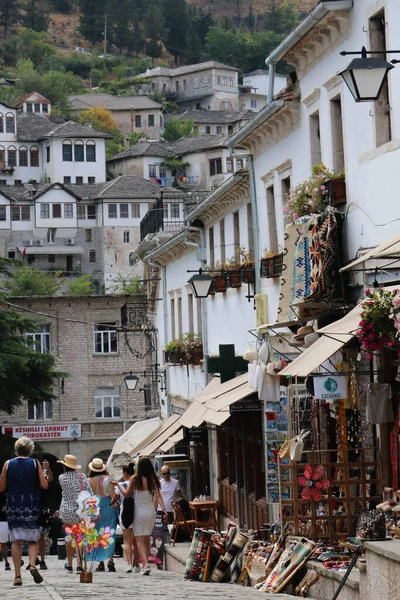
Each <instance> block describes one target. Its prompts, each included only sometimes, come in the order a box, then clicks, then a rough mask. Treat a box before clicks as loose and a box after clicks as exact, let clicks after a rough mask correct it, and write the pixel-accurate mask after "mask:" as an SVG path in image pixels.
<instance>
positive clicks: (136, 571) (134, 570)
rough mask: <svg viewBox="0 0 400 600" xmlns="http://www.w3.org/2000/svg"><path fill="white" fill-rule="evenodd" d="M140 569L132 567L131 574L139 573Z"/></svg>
mask: <svg viewBox="0 0 400 600" xmlns="http://www.w3.org/2000/svg"><path fill="white" fill-rule="evenodd" d="M141 570H142V569H141V568H140V567H133V572H134V573H140V571H141Z"/></svg>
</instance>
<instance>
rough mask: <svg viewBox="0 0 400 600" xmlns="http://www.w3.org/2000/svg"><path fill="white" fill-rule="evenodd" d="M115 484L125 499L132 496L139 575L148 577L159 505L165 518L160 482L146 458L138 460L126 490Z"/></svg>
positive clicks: (119, 484)
mask: <svg viewBox="0 0 400 600" xmlns="http://www.w3.org/2000/svg"><path fill="white" fill-rule="evenodd" d="M115 483H116V485H117V487H118V489H119V490H120V492H121V493H122V495H123V496H124V497H125V498H127V497H128V496H130V495H133V496H134V498H135V511H134V519H133V533H134V535H135V538H136V542H137V545H138V549H139V555H140V558H141V559H142V564H143V568H142V569H141V571H140V574H141V575H150V570H151V569H150V565H149V557H150V536H151V534H152V531H153V528H154V523H155V513H156V509H157V506H158V505H159V504H160V505H161V508H162V510H163V512H164V515H165V518H167V511H166V509H165V503H164V500H163V497H162V496H161V494H160V482H159V481H158V478H157V475H156V472H155V470H154V467H153V463H152V462H151V460H150V459H149V458H147V457H142V458H140V459H139V462H138V465H137V473H136V475H133V476H132V477H131V479H130V482H129V485H128V487H127V489H126V490H125V489H124V488H123V487H122V485H121V483H119V482H115Z"/></svg>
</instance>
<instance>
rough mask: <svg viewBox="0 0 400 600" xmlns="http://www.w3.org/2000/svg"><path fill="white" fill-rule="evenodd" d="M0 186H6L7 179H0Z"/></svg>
mask: <svg viewBox="0 0 400 600" xmlns="http://www.w3.org/2000/svg"><path fill="white" fill-rule="evenodd" d="M0 152H1V150H0ZM0 185H7V179H0Z"/></svg>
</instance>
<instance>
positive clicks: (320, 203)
mask: <svg viewBox="0 0 400 600" xmlns="http://www.w3.org/2000/svg"><path fill="white" fill-rule="evenodd" d="M335 179H338V180H341V182H342V185H343V183H344V172H343V171H340V172H338V173H333V172H331V171H329V170H328V169H327V167H326V166H325V165H324V164H323V163H320V164H317V165H314V166H313V168H312V174H311V177H310V178H309V179H307V180H306V181H303V182H302V183H298V184H297V185H296V186H294V187H292V188H290V190H289V192H288V194H287V195H286V200H287V202H286V204H285V205H284V207H283V211H284V212H285V213H286V216H287V217H288V218H289V219H291V220H292V221H296V220H297V219H299V218H300V217H304V216H307V215H313V214H320V213H323V212H326V210H327V208H328V206H329V200H330V197H332V194H330V193H329V190H330V188H331V189H332V186H333V184H332V181H333V180H335ZM338 195H339V192H338ZM342 195H343V192H342ZM335 205H336V204H335Z"/></svg>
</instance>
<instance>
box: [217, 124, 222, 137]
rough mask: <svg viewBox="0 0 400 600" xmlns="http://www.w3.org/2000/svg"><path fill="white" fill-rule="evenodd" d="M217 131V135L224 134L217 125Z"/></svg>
mask: <svg viewBox="0 0 400 600" xmlns="http://www.w3.org/2000/svg"><path fill="white" fill-rule="evenodd" d="M216 131H217V135H221V133H222V127H221V125H217V128H216Z"/></svg>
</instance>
